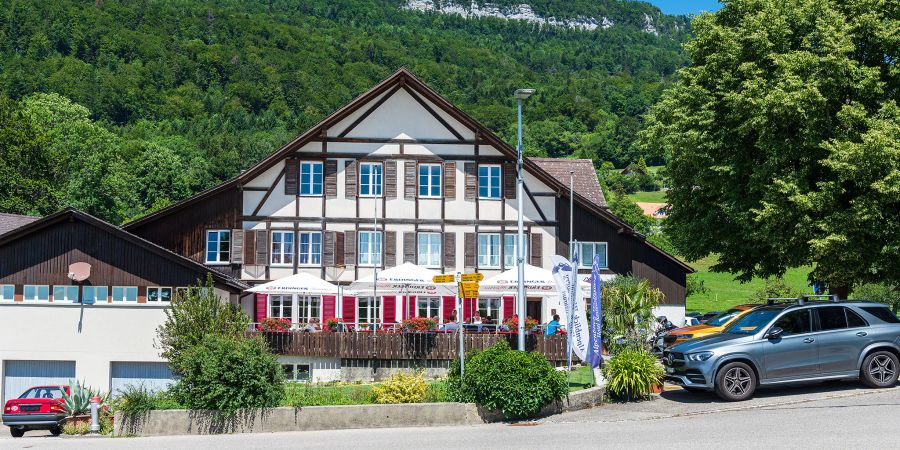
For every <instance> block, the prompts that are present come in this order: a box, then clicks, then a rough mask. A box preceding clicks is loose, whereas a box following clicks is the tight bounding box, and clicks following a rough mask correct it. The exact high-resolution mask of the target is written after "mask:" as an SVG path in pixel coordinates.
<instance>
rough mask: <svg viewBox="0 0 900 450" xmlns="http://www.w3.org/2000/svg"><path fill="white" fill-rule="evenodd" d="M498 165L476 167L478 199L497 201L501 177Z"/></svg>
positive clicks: (499, 193) (499, 194) (499, 195)
mask: <svg viewBox="0 0 900 450" xmlns="http://www.w3.org/2000/svg"><path fill="white" fill-rule="evenodd" d="M500 174H501V170H500V166H499V165H493V164H491V165H480V166H478V197H479V198H483V199H492V200H494V199H499V198H500V197H501V191H500V186H501V182H502V177H501V176H500Z"/></svg>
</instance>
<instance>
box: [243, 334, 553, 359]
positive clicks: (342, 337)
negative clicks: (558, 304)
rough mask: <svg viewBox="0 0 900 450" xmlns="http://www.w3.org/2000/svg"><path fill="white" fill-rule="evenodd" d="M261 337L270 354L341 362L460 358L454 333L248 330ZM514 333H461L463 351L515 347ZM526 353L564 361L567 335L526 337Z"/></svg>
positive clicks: (456, 336) (457, 338)
mask: <svg viewBox="0 0 900 450" xmlns="http://www.w3.org/2000/svg"><path fill="white" fill-rule="evenodd" d="M250 334H251V335H252V334H259V335H262V336H263V339H265V340H266V342H268V344H269V348H270V349H271V350H272V352H274V353H276V354H279V355H285V356H320V357H331V358H342V359H398V360H402V359H406V360H417V359H420V360H426V359H432V360H452V359H455V358H456V357H457V356H459V335H458V334H456V333H393V332H379V333H304V332H297V331H288V332H267V331H251V332H250ZM517 339H518V337H517V335H516V334H515V333H508V334H506V333H499V334H498V333H494V334H477V333H472V334H463V343H464V345H465V349H466V352H470V351H472V350H476V349H477V350H484V349H486V348H488V347H491V346H492V345H494V344H496V343H498V342H500V341H506V342H507V343H509V346H510V347H511V348H516V346H517V345H518V344H517V342H518V340H517ZM525 347H526V350H528V351H533V352H540V353H542V354H543V355H544V356H545V357H546V358H547V360H549V361H551V362H554V363H560V362H563V361H565V360H566V336H565V335H553V336H544V335H542V334H529V335H527V336H526V339H525Z"/></svg>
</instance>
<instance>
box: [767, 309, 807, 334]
mask: <svg viewBox="0 0 900 450" xmlns="http://www.w3.org/2000/svg"><path fill="white" fill-rule="evenodd" d="M774 326H776V327H779V328H781V329H782V330H784V332H782V333H781V335H782V336H791V335H794V334H803V333H809V332H810V330H812V322H811V321H810V319H809V310H808V309H801V310H799V311H791V312H789V313H787V314H785V315H783V316H781V317H780V318H779V319H778V321H776V322H775V325H774Z"/></svg>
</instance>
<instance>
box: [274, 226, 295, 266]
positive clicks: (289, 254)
mask: <svg viewBox="0 0 900 450" xmlns="http://www.w3.org/2000/svg"><path fill="white" fill-rule="evenodd" d="M293 264H294V232H293V231H272V265H275V266H290V265H293Z"/></svg>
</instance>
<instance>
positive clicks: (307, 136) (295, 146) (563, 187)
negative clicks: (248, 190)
mask: <svg viewBox="0 0 900 450" xmlns="http://www.w3.org/2000/svg"><path fill="white" fill-rule="evenodd" d="M397 87H403V88H407V89H410V90H412V91H414V92H416V93H417V94H419V95H421V96H422V97H424V98H425V99H427V100H428V101H430V102H431V103H433V104H434V105H436V106H437V107H438V108H440V109H441V110H443V111H444V112H446V113H447V114H449V115H450V116H451V117H453V118H454V119H456V120H457V121H458V122H459V123H461V124H462V125H463V126H465V127H468V128H469V129H471V130H472V131H474V132H475V136H476V139H481V140H482V141H484V142H486V143H487V144H489V145H491V146H493V147H494V148H496V149H497V150H498V151H500V152H501V153H503V154H504V155H505V156H507V157H508V158H510V159H511V160H515V159H516V150H515V149H514V148H513V147H512V146H510V145H509V144H507V143H506V142H504V141H503V140H502V139H500V138H499V137H498V136H497V135H496V134H494V132H493V131H491V130H489V129H487V128H486V127H484V126H483V125H481V124H480V123H478V122H477V121H476V120H475V119H473V118H472V117H470V116H469V115H468V114H466V113H465V112H463V111H462V110H460V109H459V108H457V107H456V106H455V105H453V104H452V103H450V102H449V101H448V100H447V99H445V98H444V97H442V96H441V95H440V94H438V93H437V92H436V91H435V90H434V89H432V88H431V87H429V86H428V85H427V84H425V83H424V82H423V81H422V80H420V79H419V78H418V77H416V76H415V75H413V74H412V73H410V72H409V71H408V70H406V69H404V68H401V69H400V70H398V71H396V72H394V73H393V74H392V75H391V76H389V77H387V78H385V79H384V80H382V81H381V82H379V83H378V84H376V85H375V86H373V87H372V88H371V89H369V90H368V91H366V92H364V93H363V94H361V95H360V96H358V97H356V98H355V99H353V100H352V101H351V102H350V103H347V104H346V105H344V106H343V107H341V108H340V109H338V110H337V111H335V112H333V113H331V114H330V115H329V116H328V117H326V118H325V119H323V120H322V121H321V122H319V123H318V124H316V125H315V126H313V127H312V128H310V129H308V130H307V131H306V132H305V133H303V134H301V135H300V136H298V137H297V138H295V139H294V140H292V141H290V142H288V143H287V144H285V145H284V146H283V147H281V148H280V149H278V150H277V151H275V152H274V153H272V154H271V155H269V156H267V157H266V158H264V159H263V160H262V161H260V162H258V163H257V164H255V165H254V166H253V167H250V168H249V169H247V170H245V171H244V172H242V173H241V174H240V175H238V176H236V177H234V178H232V179H230V180H228V181H226V182H224V183H222V184H220V185H218V186H216V187H213V188H211V189H208V190H206V191H203V192H201V193H199V194H197V195H195V196H193V197H190V198H188V199H185V200H183V201H181V202H178V203H175V204H173V205H169V206H168V207H166V208H163V209H161V210H159V211H156V212H154V213H151V214H149V215H147V216H144V217H142V218H140V219H137V220H135V221H132V222H129V223H127V224H125V225H123V228H124V229H126V230H129V229H133V228H136V227H139V226H141V225H143V224H146V223H149V222H152V221H154V220H156V219H158V218H161V217H164V216H166V215H168V214H169V213H171V212H174V211H177V210H180V209H183V208H186V207H188V206H190V205H192V204H194V203H196V202H198V201H200V200H202V199H205V198H208V197H211V196H213V195H216V194H218V193H220V192H222V191H225V190H227V189H229V188H233V187H240V186H242V185H243V184H244V183H246V182H248V181H250V180H252V179H253V178H255V177H256V176H258V175H259V174H261V173H263V172H264V171H265V170H267V169H269V168H271V167H272V166H274V165H275V164H278V162H280V161H281V160H283V159H284V158H286V157H288V156H290V155H292V154H293V153H295V152H296V151H297V150H299V149H300V148H301V147H303V146H304V145H306V144H307V143H308V142H310V141H312V140H313V139H315V138H317V137H320V136H322V135H323V134H324V133H325V132H326V131H327V130H328V129H329V128H331V127H332V126H334V125H336V124H338V123H339V122H340V121H341V120H343V119H345V118H347V117H348V116H350V115H351V114H352V113H353V112H354V111H356V110H358V109H359V108H360V107H362V106H364V105H366V104H367V103H368V102H370V101H372V100H374V99H375V98H377V97H378V96H379V95H381V94H383V93H385V92H388V91H390V90H391V89H394V88H397ZM523 167H524V169H525V170H526V171H528V172H529V173H531V174H532V175H534V176H535V177H536V178H537V179H539V180H540V181H541V182H543V183H545V184H547V185H548V186H550V187H552V188H555V189H556V190H557V192H559V193H560V195H562V196H563V197H568V196H569V187H568V184H567V181H568V176H566V177H564V178H563V179H559V178H557V177H555V176H553V175H551V174H550V173H549V172H547V171H546V170H545V169H543V168H542V167H541V166H540V165H539V164H538V162H536V161H535V160H534V159H532V158H525V159H524V161H523ZM566 175H568V173H567V174H566ZM564 180H565V181H564ZM582 192H584V193H582ZM586 195H590V194H589V192H588V191H576V192H575V195H574V197H575V198H574V201H575V203H578V204H579V206H581V207H583V208H585V209H587V210H588V211H590V212H591V213H593V214H594V215H596V216H597V217H599V218H600V219H602V220H604V221H606V222H607V223H609V224H610V225H612V226H614V227H616V228H618V229H619V230H621V231H622V232H624V233H626V234H631V235H634V236H635V237H637V238H638V239H642V240H643V236H641V235H640V234H639V233H636V232H635V231H634V229H633V228H632V227H631V226H630V225H628V224H627V223H625V222H623V221H622V220H621V219H619V218H618V217H616V216H614V215H613V214H612V213H611V212H609V210H608V209H606V208H605V207H604V206H603V205H605V201H604V202H603V203H598V202H596V201H595V200H593V199H591V198H589V197H587V196H586ZM601 195H602V194H601ZM643 242H644V243H645V244H646V245H648V246H650V247H651V248H653V249H654V250H655V251H657V252H659V253H661V254H662V255H664V256H665V257H666V258H668V259H671V260H672V261H674V262H675V263H677V264H678V265H679V266H681V267H682V268H683V269H685V270H686V271H687V272H688V273H691V272H693V271H694V269H692V268H691V267H690V266H688V265H687V264H685V263H683V262H681V261H680V260H678V258H675V257H674V256H672V255H670V254H668V253H666V252H665V251H663V250H661V249H660V248H658V247H656V246H654V245H652V244H651V243H649V242H647V241H646V240H644V241H643Z"/></svg>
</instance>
